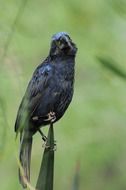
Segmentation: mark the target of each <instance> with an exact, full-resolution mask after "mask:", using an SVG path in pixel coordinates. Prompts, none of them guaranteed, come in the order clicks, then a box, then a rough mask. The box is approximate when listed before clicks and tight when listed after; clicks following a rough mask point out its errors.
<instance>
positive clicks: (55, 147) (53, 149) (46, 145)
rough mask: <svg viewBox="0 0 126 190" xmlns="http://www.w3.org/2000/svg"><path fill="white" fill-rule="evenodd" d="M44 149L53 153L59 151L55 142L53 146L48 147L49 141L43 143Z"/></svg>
mask: <svg viewBox="0 0 126 190" xmlns="http://www.w3.org/2000/svg"><path fill="white" fill-rule="evenodd" d="M42 147H43V148H45V149H49V150H51V151H56V150H57V145H56V141H54V144H53V146H50V145H48V144H47V141H45V142H44V143H43V145H42Z"/></svg>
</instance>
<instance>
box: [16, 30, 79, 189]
mask: <svg viewBox="0 0 126 190" xmlns="http://www.w3.org/2000/svg"><path fill="white" fill-rule="evenodd" d="M76 52H77V47H76V45H75V44H74V43H73V42H72V40H71V38H70V37H69V35H68V34H67V33H65V32H59V33H57V34H55V35H53V37H52V40H51V48H50V52H49V55H48V57H47V58H46V59H45V60H44V61H43V63H41V64H40V65H39V66H38V67H37V68H36V70H35V71H34V73H33V76H32V79H31V80H30V82H29V84H28V87H27V89H26V93H25V95H24V97H23V99H22V102H21V104H20V106H19V110H18V113H17V118H16V122H15V132H16V134H18V133H19V132H20V153H19V160H20V164H21V166H22V169H23V173H24V174H23V175H22V173H21V171H20V169H19V180H20V183H21V184H22V186H23V187H24V188H26V187H27V185H26V180H27V181H30V160H31V148H32V137H33V135H34V134H35V133H36V132H37V131H39V132H41V131H40V128H41V127H42V126H45V125H48V124H53V123H55V122H56V121H58V120H59V119H60V118H61V117H62V116H63V115H64V113H65V111H66V109H67V108H68V106H69V104H70V102H71V100H72V96H73V90H74V66H75V56H76ZM42 135H43V133H42ZM43 139H45V137H44V135H43Z"/></svg>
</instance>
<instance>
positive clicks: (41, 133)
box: [38, 129, 49, 148]
mask: <svg viewBox="0 0 126 190" xmlns="http://www.w3.org/2000/svg"><path fill="white" fill-rule="evenodd" d="M38 132H39V133H40V135H41V137H42V140H43V141H44V143H43V144H42V147H43V148H49V146H48V145H46V143H47V137H46V136H45V135H44V133H43V132H42V131H41V129H38Z"/></svg>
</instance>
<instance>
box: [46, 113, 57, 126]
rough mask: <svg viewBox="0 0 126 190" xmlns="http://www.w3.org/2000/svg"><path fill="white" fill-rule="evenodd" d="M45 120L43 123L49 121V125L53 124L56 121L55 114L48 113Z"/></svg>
mask: <svg viewBox="0 0 126 190" xmlns="http://www.w3.org/2000/svg"><path fill="white" fill-rule="evenodd" d="M47 117H48V118H47V119H44V121H50V122H51V123H53V122H54V121H55V120H56V116H55V112H52V111H51V112H49V113H48V114H47Z"/></svg>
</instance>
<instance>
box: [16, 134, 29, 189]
mask: <svg viewBox="0 0 126 190" xmlns="http://www.w3.org/2000/svg"><path fill="white" fill-rule="evenodd" d="M31 149H32V136H31V135H30V134H29V133H28V132H23V133H22V134H21V136H20V153H19V161H20V168H19V180H20V183H21V185H22V186H23V188H27V182H30V162H31Z"/></svg>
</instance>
